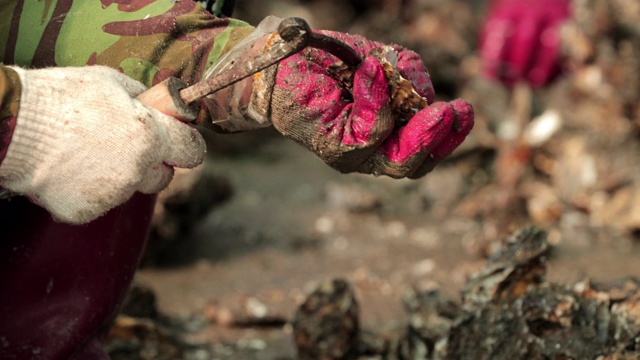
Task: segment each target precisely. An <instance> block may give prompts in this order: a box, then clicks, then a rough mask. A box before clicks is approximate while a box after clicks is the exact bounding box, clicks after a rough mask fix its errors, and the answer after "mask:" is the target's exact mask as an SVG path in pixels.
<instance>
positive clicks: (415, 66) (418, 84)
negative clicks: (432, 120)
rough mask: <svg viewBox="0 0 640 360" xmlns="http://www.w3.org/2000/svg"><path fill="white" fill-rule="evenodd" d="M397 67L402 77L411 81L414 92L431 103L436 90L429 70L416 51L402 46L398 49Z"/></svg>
mask: <svg viewBox="0 0 640 360" xmlns="http://www.w3.org/2000/svg"><path fill="white" fill-rule="evenodd" d="M397 69H398V72H399V73H400V75H402V77H404V78H405V79H407V80H409V81H411V84H412V85H413V87H414V89H415V90H416V92H417V93H418V94H419V95H420V96H422V97H424V98H425V99H427V103H429V104H431V103H433V100H434V99H435V97H436V92H435V90H434V89H433V83H431V77H430V76H429V71H428V70H427V68H426V67H425V65H424V63H423V62H422V58H421V57H420V55H419V54H418V53H416V52H415V51H412V50H408V49H404V48H403V49H402V50H400V51H399V52H398V66H397Z"/></svg>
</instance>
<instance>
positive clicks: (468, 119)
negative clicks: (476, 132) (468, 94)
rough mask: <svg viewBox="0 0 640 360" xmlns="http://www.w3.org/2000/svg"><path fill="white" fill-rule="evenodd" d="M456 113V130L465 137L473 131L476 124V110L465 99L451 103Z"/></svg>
mask: <svg viewBox="0 0 640 360" xmlns="http://www.w3.org/2000/svg"><path fill="white" fill-rule="evenodd" d="M450 104H451V106H452V107H453V110H454V112H455V113H456V119H455V121H454V130H455V131H456V132H458V133H461V134H464V135H465V136H466V135H467V134H468V133H469V132H470V131H471V129H472V128H473V124H474V118H475V114H474V110H473V106H472V105H471V104H470V103H469V102H468V101H466V100H464V99H455V100H453V101H451V102H450Z"/></svg>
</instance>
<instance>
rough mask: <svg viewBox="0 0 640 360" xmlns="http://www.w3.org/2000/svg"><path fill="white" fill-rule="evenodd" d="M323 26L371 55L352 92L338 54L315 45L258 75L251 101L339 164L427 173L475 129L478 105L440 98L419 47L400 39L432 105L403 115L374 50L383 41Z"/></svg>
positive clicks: (402, 60)
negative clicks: (338, 66)
mask: <svg viewBox="0 0 640 360" xmlns="http://www.w3.org/2000/svg"><path fill="white" fill-rule="evenodd" d="M321 33H323V34H325V35H329V36H332V37H335V38H337V39H339V40H341V41H343V42H344V43H346V44H348V45H350V46H351V47H353V48H354V49H357V51H358V52H359V53H360V55H361V56H362V58H363V59H364V61H363V62H362V64H361V65H360V66H359V67H358V68H357V70H356V71H355V74H353V77H352V78H353V84H352V91H350V89H349V88H350V87H351V84H345V81H341V80H339V79H340V78H341V76H340V74H337V73H333V72H332V70H331V69H332V68H335V65H336V64H337V63H338V59H337V58H336V57H334V56H333V55H330V54H328V53H326V52H324V51H321V50H318V49H314V48H307V49H305V50H303V51H302V52H301V53H299V54H297V55H294V56H292V57H290V58H288V59H285V60H283V61H282V62H280V63H279V64H278V65H277V67H273V68H271V69H268V70H267V71H265V72H264V73H261V74H259V75H258V76H257V77H256V78H255V79H254V84H253V94H252V102H251V106H253V108H254V109H258V111H257V112H260V110H261V112H262V114H263V115H264V116H265V117H269V119H270V120H271V122H272V123H273V125H274V126H275V128H276V129H278V131H280V132H281V133H282V134H284V135H285V136H287V137H289V138H291V139H293V140H295V141H296V142H298V143H300V144H302V145H303V146H305V147H306V148H307V149H309V150H311V151H313V152H314V153H315V154H316V155H318V156H319V157H320V158H321V159H322V160H323V161H325V162H326V163H327V164H329V165H330V166H332V167H333V168H335V169H337V170H339V171H341V172H343V173H350V172H360V173H366V174H375V175H388V176H391V177H394V178H402V177H409V178H419V177H421V176H424V175H425V174H426V173H428V172H429V171H431V170H432V169H433V168H434V166H435V165H436V164H437V163H438V162H440V161H441V160H442V159H443V158H444V157H446V156H447V155H449V154H450V153H451V152H452V151H453V150H454V149H455V148H456V147H457V146H458V145H459V144H460V143H461V142H462V141H463V140H464V138H465V137H466V135H467V134H468V133H469V131H470V130H471V128H472V126H473V110H472V108H471V106H470V105H469V104H468V103H467V102H466V101H464V100H461V99H458V100H455V101H452V102H437V103H432V102H433V100H434V90H433V86H432V84H431V80H430V78H429V74H428V72H427V70H426V68H425V67H424V65H423V64H422V61H421V60H420V57H419V56H418V55H417V54H416V53H415V52H412V51H409V50H406V49H404V48H402V47H399V46H393V52H395V54H394V56H397V59H396V60H397V66H396V67H397V69H398V71H399V73H400V74H401V75H402V76H403V77H404V78H405V79H408V80H410V81H411V82H412V83H413V87H414V88H415V90H416V92H417V93H418V94H419V95H421V96H422V97H424V99H425V100H426V101H427V102H428V104H429V106H428V107H426V108H424V109H422V110H420V111H418V112H417V113H415V115H413V116H410V117H409V118H408V119H405V121H404V122H400V121H398V120H399V119H398V115H397V114H396V113H394V111H392V109H391V106H390V84H389V82H388V81H387V79H386V78H385V75H384V71H383V68H382V65H381V62H380V61H379V60H378V58H377V57H375V56H371V55H370V54H372V53H373V52H375V51H374V49H380V48H382V47H383V45H382V44H380V43H377V42H373V41H369V40H367V39H365V38H363V37H361V36H357V35H347V34H343V33H337V32H328V31H325V32H321ZM260 104H262V105H263V106H262V108H261V107H260ZM251 106H250V108H251Z"/></svg>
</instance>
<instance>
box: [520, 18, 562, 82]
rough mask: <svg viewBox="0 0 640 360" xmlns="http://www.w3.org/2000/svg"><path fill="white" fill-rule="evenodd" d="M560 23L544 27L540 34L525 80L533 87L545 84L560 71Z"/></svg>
mask: <svg viewBox="0 0 640 360" xmlns="http://www.w3.org/2000/svg"><path fill="white" fill-rule="evenodd" d="M559 26H560V23H557V24H555V25H554V26H551V27H548V28H546V29H545V30H544V31H543V32H542V34H540V37H541V39H540V49H539V51H537V53H536V57H535V59H534V60H533V61H532V64H533V65H532V68H531V69H530V70H529V73H528V74H527V80H528V81H529V83H530V84H531V85H533V86H534V87H539V86H543V85H545V84H547V83H548V82H549V81H551V80H553V78H554V77H555V76H556V75H558V74H559V73H560V61H559V59H560V36H559V33H560V29H559Z"/></svg>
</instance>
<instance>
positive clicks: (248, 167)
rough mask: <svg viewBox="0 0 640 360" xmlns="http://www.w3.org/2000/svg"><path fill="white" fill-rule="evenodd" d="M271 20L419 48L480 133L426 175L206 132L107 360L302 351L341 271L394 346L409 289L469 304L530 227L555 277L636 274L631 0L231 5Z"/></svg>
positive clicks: (252, 1) (158, 230)
mask: <svg viewBox="0 0 640 360" xmlns="http://www.w3.org/2000/svg"><path fill="white" fill-rule="evenodd" d="M509 3H517V4H516V5H513V4H511V5H510V4H509ZM491 6H496V7H495V8H493V7H491ZM267 15H276V16H279V17H290V16H297V17H302V18H304V19H306V20H307V21H308V22H309V23H310V24H311V26H312V27H313V28H316V29H329V30H336V31H342V32H348V33H357V34H361V35H364V36H366V37H368V38H370V39H372V40H376V41H379V42H383V43H397V44H400V45H402V46H405V47H407V48H409V49H412V50H414V51H416V52H418V53H419V54H420V55H421V57H422V59H423V60H424V62H425V64H426V65H427V68H428V70H429V72H430V74H431V78H432V81H433V84H434V88H435V90H436V95H437V97H438V99H439V100H450V99H453V98H457V97H462V98H464V99H467V100H468V101H470V102H471V103H472V105H473V106H474V109H475V112H476V123H475V127H474V129H473V130H472V132H471V134H470V136H469V137H468V138H467V140H466V141H465V142H464V143H463V144H462V146H461V147H460V148H459V149H457V150H456V151H455V152H454V154H452V156H450V157H449V158H448V159H447V160H446V161H445V162H443V163H442V164H440V165H439V166H438V167H436V169H435V170H434V171H433V172H432V173H430V174H429V175H427V176H426V177H425V178H423V179H419V180H394V179H390V178H386V177H372V176H364V175H342V174H339V173H337V172H336V171H334V170H332V169H331V168H329V167H328V166H326V165H325V164H324V163H322V162H321V161H320V160H319V159H318V158H316V157H315V156H314V155H313V154H311V153H310V152H307V151H306V150H304V149H303V148H301V147H299V146H298V145H297V144H295V143H293V142H291V141H290V140H287V139H286V138H284V137H282V136H281V135H279V134H278V133H277V132H276V131H274V130H273V129H265V130H260V131H255V132H252V133H245V134H235V135H215V134H207V137H208V144H209V146H210V149H209V158H208V159H207V162H206V164H205V166H203V167H201V168H200V169H198V170H196V171H189V172H185V173H181V174H179V175H178V176H177V177H176V181H174V182H173V183H172V185H171V188H170V189H168V190H166V191H165V192H164V193H163V194H161V202H160V203H159V205H158V207H157V209H156V210H157V211H156V219H155V226H154V229H153V232H152V237H151V239H150V244H149V248H148V251H147V254H146V256H145V258H144V260H143V267H142V268H141V269H140V271H139V272H138V275H137V280H136V284H137V285H136V287H134V289H133V291H132V295H131V297H130V299H129V302H128V303H127V306H126V307H125V309H124V311H123V316H122V317H119V320H118V321H119V322H117V323H116V327H114V330H113V333H112V335H111V340H110V342H109V343H108V346H110V349H111V354H112V356H113V357H114V359H117V358H122V359H138V358H149V359H151V358H153V359H157V358H168V359H171V358H176V359H177V358H193V359H293V358H296V351H295V344H294V339H293V336H292V332H293V330H292V326H291V323H292V321H293V317H294V312H295V311H296V308H297V307H298V306H299V305H300V304H301V303H302V302H303V301H304V300H305V298H306V297H307V296H308V295H309V293H310V292H311V291H312V290H313V289H315V288H316V287H317V286H318V285H319V284H320V283H322V282H323V281H325V280H326V279H332V278H342V279H345V280H346V281H348V282H349V284H351V286H353V289H354V291H355V296H356V298H357V300H358V304H359V316H360V324H361V327H362V328H363V329H367V331H370V332H372V333H375V334H378V335H380V334H382V336H387V338H392V337H393V335H394V334H395V333H397V332H399V331H401V330H404V329H405V328H406V324H407V321H408V320H409V315H408V314H407V311H406V308H405V305H403V298H406V296H407V292H408V291H409V292H410V291H420V290H421V289H422V290H424V289H429V290H430V289H437V290H438V291H439V292H440V293H442V294H444V295H446V296H448V297H449V298H450V299H453V300H452V301H453V302H458V303H459V302H460V292H461V291H462V289H463V288H464V287H465V284H466V283H467V281H468V280H469V278H470V276H471V274H473V273H474V272H477V271H479V270H480V269H482V267H483V266H484V264H485V261H486V258H487V256H489V254H491V253H492V252H493V251H494V250H495V249H497V248H499V247H500V244H501V243H502V241H503V240H504V239H505V238H506V237H507V236H508V235H509V234H511V233H512V232H513V231H514V230H516V229H518V228H521V227H523V226H529V225H533V226H536V227H539V228H541V229H543V230H544V231H545V232H546V234H547V239H548V243H549V244H550V246H551V251H550V254H549V261H548V270H547V279H548V281H549V282H551V283H554V284H563V285H572V284H575V283H576V282H578V281H582V280H584V279H593V280H594V281H612V280H615V279H620V278H623V277H628V276H637V275H638V270H640V266H639V265H638V260H637V259H638V256H639V255H640V245H639V243H638V242H639V239H640V186H639V185H640V184H639V181H640V176H639V175H640V174H639V171H640V170H639V167H638V164H640V149H639V147H640V137H639V135H640V134H639V132H638V130H639V128H640V105H639V104H640V101H639V99H640V94H639V91H640V72H639V70H640V63H639V62H640V2H638V1H624V0H620V1H605V0H573V1H563V0H541V1H538V2H536V1H528V0H521V1H516V0H512V1H506V0H499V1H497V2H496V3H495V4H490V3H487V2H485V1H481V0H476V1H467V0H465V1H457V0H378V1H374V0H370V1H367V0H351V1H345V0H340V1H338V0H322V1H320V0H317V1H316V0H307V1H293V0H290V1H285V0H280V1H262V0H237V1H236V4H235V10H234V13H233V17H234V18H238V19H241V20H244V21H247V22H249V23H251V24H258V23H259V22H260V21H261V20H262V19H263V18H264V17H265V16H267ZM416 289H417V290H416ZM405 303H406V302H405ZM124 315H127V316H124ZM136 319H137V320H136ZM141 319H146V320H145V321H151V322H144V321H143V320H141ZM149 319H151V320H149ZM638 323H640V321H639V322H638ZM127 329H128V330H127ZM132 329H134V330H135V329H137V330H135V331H134V330H132ZM140 329H143V330H144V331H142V330H140ZM141 334H142V335H141ZM145 336H146V337H145ZM136 341H137V342H136ZM136 344H137V345H136ZM415 358H420V357H415ZM423 358H426V357H423Z"/></svg>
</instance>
